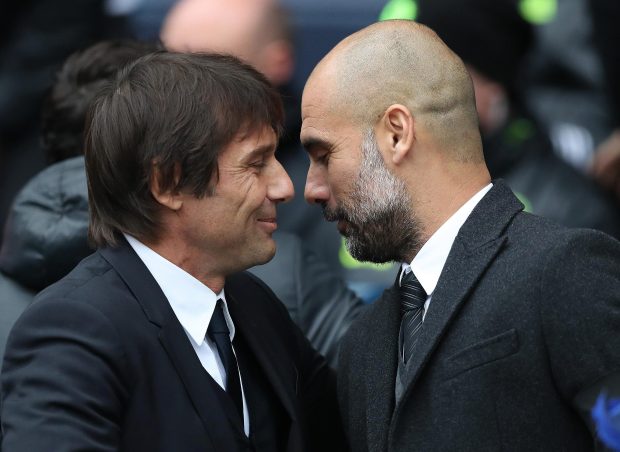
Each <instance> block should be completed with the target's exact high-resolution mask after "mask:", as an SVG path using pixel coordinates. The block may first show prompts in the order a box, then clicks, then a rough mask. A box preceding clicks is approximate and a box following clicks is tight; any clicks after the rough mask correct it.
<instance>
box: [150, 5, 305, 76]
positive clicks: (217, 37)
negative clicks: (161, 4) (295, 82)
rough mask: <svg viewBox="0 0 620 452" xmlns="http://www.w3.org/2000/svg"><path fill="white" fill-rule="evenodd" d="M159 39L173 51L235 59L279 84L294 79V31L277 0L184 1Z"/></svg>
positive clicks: (166, 22) (175, 7)
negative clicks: (217, 55)
mask: <svg viewBox="0 0 620 452" xmlns="http://www.w3.org/2000/svg"><path fill="white" fill-rule="evenodd" d="M160 36H161V40H162V42H163V43H164V45H165V46H166V48H168V49H169V50H174V51H177V52H219V53H229V54H231V55H234V56H236V57H238V58H240V59H242V60H244V61H246V62H247V63H249V64H251V65H252V66H254V67H255V68H256V69H258V70H259V71H261V72H263V73H264V74H265V75H266V76H267V78H268V79H269V80H270V81H271V82H272V83H274V84H276V85H278V84H283V83H286V82H287V81H288V79H289V78H290V77H291V75H292V70H293V55H292V45H291V43H290V40H291V37H290V27H289V22H288V17H287V14H286V11H284V10H283V9H282V7H281V6H280V5H279V3H278V2H277V0H181V1H179V2H177V3H176V5H175V6H174V7H173V8H172V9H171V11H170V12H169V13H168V15H167V16H166V18H165V20H164V24H163V26H162V30H161V34H160Z"/></svg>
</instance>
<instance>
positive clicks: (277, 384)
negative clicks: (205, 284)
mask: <svg viewBox="0 0 620 452" xmlns="http://www.w3.org/2000/svg"><path fill="white" fill-rule="evenodd" d="M226 301H227V304H228V309H229V310H230V315H231V317H232V318H233V321H234V323H235V330H236V331H237V334H242V335H243V336H244V337H245V339H246V342H247V344H248V347H249V348H250V350H251V351H252V353H253V354H254V356H255V357H256V360H257V361H258V363H259V365H260V366H261V368H262V370H263V372H264V373H265V375H266V376H267V379H268V380H269V382H270V383H271V385H272V387H273V389H274V391H275V393H276V395H277V396H278V398H279V399H280V401H281V403H282V405H283V406H284V408H285V410H286V412H287V413H288V415H289V416H290V417H291V419H292V420H295V418H296V416H295V406H294V404H293V401H294V400H295V397H296V395H295V393H294V392H292V390H291V385H290V380H291V379H292V378H294V376H293V375H292V369H291V374H289V375H286V373H285V371H284V369H283V366H282V365H278V364H279V363H282V359H281V357H282V356H286V355H287V353H286V351H285V350H281V345H280V344H279V343H278V342H277V341H276V340H273V341H269V340H268V338H267V337H266V335H267V334H268V333H269V331H270V328H259V327H257V324H256V319H255V318H253V315H252V312H249V311H248V309H245V307H249V306H251V305H252V301H251V300H244V301H245V303H244V305H243V306H242V305H241V304H240V302H239V299H238V297H237V294H235V293H234V291H233V290H230V289H229V287H228V286H227V288H226ZM242 378H243V376H242ZM287 381H288V382H289V384H288V385H287V384H286V382H287Z"/></svg>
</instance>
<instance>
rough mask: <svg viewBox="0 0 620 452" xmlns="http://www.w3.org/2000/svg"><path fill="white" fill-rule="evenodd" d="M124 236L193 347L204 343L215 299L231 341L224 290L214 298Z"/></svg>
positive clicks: (232, 329)
mask: <svg viewBox="0 0 620 452" xmlns="http://www.w3.org/2000/svg"><path fill="white" fill-rule="evenodd" d="M124 235H125V238H126V239H127V242H129V245H131V247H132V248H133V249H134V251H135V252H136V254H137V255H138V257H139V258H140V260H142V262H144V265H146V268H147V269H148V270H149V272H151V275H153V278H155V281H156V282H157V284H159V287H161V290H162V292H163V293H164V295H165V296H166V298H167V299H168V303H170V307H171V308H172V310H173V311H174V314H175V315H176V317H177V319H178V320H179V322H180V323H181V325H182V326H183V328H184V329H185V331H186V332H187V334H188V335H189V336H190V338H191V339H192V340H193V341H194V342H195V343H196V345H201V344H202V343H203V342H204V340H205V335H206V334H207V328H208V327H209V322H210V321H211V316H212V315H213V311H214V310H215V304H216V302H217V300H218V299H221V300H222V301H223V302H224V318H225V319H226V323H227V325H228V329H229V331H230V340H231V341H232V340H233V339H234V337H235V325H234V323H233V321H232V318H231V317H230V313H229V312H228V305H227V304H226V297H225V295H224V289H222V290H221V291H220V293H218V294H216V293H215V292H213V291H212V290H211V289H209V288H208V287H207V286H205V285H204V284H203V283H201V282H200V281H199V280H197V279H196V278H194V277H193V276H192V275H190V274H189V273H187V272H186V271H185V270H183V269H181V268H180V267H177V266H176V265H174V264H173V263H172V262H170V261H169V260H167V259H165V258H164V257H162V256H160V255H159V254H157V253H156V252H155V251H153V250H152V249H151V248H149V247H148V246H146V245H144V244H143V243H142V242H140V241H139V240H138V239H136V238H134V237H132V236H130V235H128V234H124Z"/></svg>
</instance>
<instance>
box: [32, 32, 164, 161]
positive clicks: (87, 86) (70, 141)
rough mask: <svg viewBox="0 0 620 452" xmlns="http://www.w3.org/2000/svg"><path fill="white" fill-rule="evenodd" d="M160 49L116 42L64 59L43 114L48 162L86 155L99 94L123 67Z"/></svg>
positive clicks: (104, 43) (152, 45)
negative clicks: (88, 122)
mask: <svg viewBox="0 0 620 452" xmlns="http://www.w3.org/2000/svg"><path fill="white" fill-rule="evenodd" d="M159 48H160V47H159V46H158V45H155V44H150V43H144V42H138V41H131V40H124V39H116V40H110V41H101V42H99V43H97V44H94V45H92V46H90V47H87V48H86V49H82V50H79V51H77V52H75V53H73V54H71V56H69V58H67V59H66V60H65V63H64V64H63V66H62V68H61V69H60V70H59V71H58V73H57V74H56V78H55V80H54V84H53V85H52V87H51V88H50V90H49V92H48V94H47V96H46V98H45V100H44V103H43V108H42V111H41V120H42V133H43V135H42V138H43V146H44V148H45V152H46V157H47V160H48V163H56V162H59V161H61V160H65V159H68V158H71V157H75V156H78V155H82V154H83V153H84V121H85V119H86V114H87V112H88V107H89V106H90V104H91V102H92V101H93V99H94V98H95V97H96V95H97V93H98V92H99V91H100V90H101V88H102V87H103V86H104V85H105V84H106V82H108V81H109V80H110V79H111V78H112V77H113V76H114V75H115V74H116V72H117V71H118V70H119V69H120V68H122V67H123V66H125V65H126V64H128V63H131V62H132V61H135V60H136V59H138V58H140V57H141V56H144V55H146V54H149V53H152V52H154V51H156V50H158V49H159Z"/></svg>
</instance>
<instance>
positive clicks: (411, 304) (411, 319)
mask: <svg viewBox="0 0 620 452" xmlns="http://www.w3.org/2000/svg"><path fill="white" fill-rule="evenodd" d="M425 302H426V292H425V291H424V289H423V288H422V285H421V284H420V281H418V278H416V277H415V275H414V274H413V271H410V272H409V273H407V274H406V275H404V276H403V278H402V280H401V283H400V310H401V314H402V320H401V323H400V344H401V350H400V357H401V359H402V360H403V363H405V364H407V362H408V361H409V360H410V359H411V356H412V355H413V350H414V348H415V344H416V342H417V341H418V337H419V334H420V330H421V328H422V316H423V315H424V303H425Z"/></svg>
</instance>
